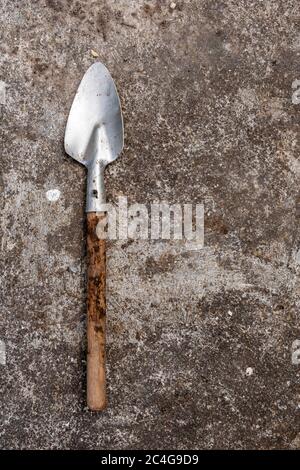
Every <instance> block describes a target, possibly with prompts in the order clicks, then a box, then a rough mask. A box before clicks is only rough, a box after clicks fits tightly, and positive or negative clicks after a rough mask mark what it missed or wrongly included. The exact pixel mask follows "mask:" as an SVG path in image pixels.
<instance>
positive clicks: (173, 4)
mask: <svg viewBox="0 0 300 470" xmlns="http://www.w3.org/2000/svg"><path fill="white" fill-rule="evenodd" d="M170 8H172V10H175V8H176V3H175V2H171V3H170Z"/></svg>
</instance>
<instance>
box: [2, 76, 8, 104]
mask: <svg viewBox="0 0 300 470" xmlns="http://www.w3.org/2000/svg"><path fill="white" fill-rule="evenodd" d="M6 87H7V84H6V83H5V82H2V80H0V104H5V100H6Z"/></svg>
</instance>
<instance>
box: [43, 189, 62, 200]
mask: <svg viewBox="0 0 300 470" xmlns="http://www.w3.org/2000/svg"><path fill="white" fill-rule="evenodd" d="M46 197H47V199H48V201H50V202H56V201H58V200H59V198H60V190H59V189H49V191H47V192H46Z"/></svg>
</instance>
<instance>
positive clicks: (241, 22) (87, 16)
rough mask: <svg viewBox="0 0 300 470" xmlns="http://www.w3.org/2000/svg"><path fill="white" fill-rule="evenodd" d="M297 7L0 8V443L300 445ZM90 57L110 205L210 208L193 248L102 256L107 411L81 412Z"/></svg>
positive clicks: (188, 2)
mask: <svg viewBox="0 0 300 470" xmlns="http://www.w3.org/2000/svg"><path fill="white" fill-rule="evenodd" d="M171 3H174V4H175V7H174V5H170V4H171ZM298 5H299V2H297V1H296V0H295V1H293V0H288V1H284V2H283V1H279V0H277V1H275V0H265V1H258V0H257V1H247V0H228V1H214V0H184V1H183V0H178V1H177V0H174V2H170V1H166V0H157V1H156V0H147V1H146V0H130V1H129V0H120V1H105V0H98V1H89V0H86V1H83V0H77V1H75V0H74V1H73V0H65V1H63V0H46V1H45V0H38V1H37V0H35V1H34V0H31V1H29V0H28V1H26V0H21V1H18V2H13V1H7V0H2V2H1V21H2V27H1V32H0V34H1V41H0V54H1V55H0V62H1V69H0V80H1V103H2V104H1V105H0V113H1V173H2V177H1V229H2V244H1V247H2V253H1V317H0V339H1V341H2V343H1V348H2V353H1V363H2V364H1V365H0V381H1V401H0V403H1V404H0V407H1V420H0V447H1V448H5V449H23V448H28V449H39V448H42V449H68V448H71V449H133V448H136V449H138V448H140V449H167V448H173V449H193V448H194V449H200V448H206V449H210V448H237V449H242V448H243V449H245V448H257V449H270V448H297V447H300V430H299V424H300V421H299V414H300V383H299V373H300V366H299V365H295V364H292V359H291V347H292V343H293V341H294V340H296V339H300V325H299V275H298V273H299V262H300V252H299V251H298V249H299V232H298V228H299V213H300V212H299V203H300V199H299V174H300V165H299V160H298V155H299V149H300V143H299V125H300V107H299V105H298V106H297V104H293V103H292V93H293V89H292V83H293V82H294V80H296V79H300V56H299V54H300V11H299V6H298ZM172 7H173V8H172ZM91 50H94V51H95V52H96V53H97V54H98V56H99V60H101V61H103V62H104V63H105V64H106V65H107V66H108V67H109V69H110V71H111V73H112V75H113V77H114V79H115V80H116V83H117V86H118V90H119V93H120V96H121V100H122V105H123V108H124V119H125V129H126V145H125V150H124V153H123V155H122V157H121V158H120V159H119V160H118V161H117V162H115V163H114V164H113V165H112V166H111V167H110V168H109V169H108V171H107V173H106V182H107V189H108V197H109V199H110V200H111V201H116V200H117V197H118V196H119V195H126V196H127V197H128V199H129V202H130V203H132V202H141V203H144V202H151V201H154V200H166V201H169V202H170V203H174V202H177V203H185V202H193V203H204V205H205V247H204V249H202V250H199V251H190V250H187V249H186V245H185V244H184V243H183V242H174V241H173V242H168V241H156V242H155V241H134V242H129V243H126V242H119V241H118V242H111V243H110V245H109V252H108V268H107V269H108V312H107V313H108V330H109V336H108V379H109V403H110V404H109V408H108V410H107V411H105V412H104V413H101V414H92V413H90V412H88V411H87V410H86V408H85V347H86V346H85V276H86V263H85V216H84V192H85V171H84V169H83V168H82V167H81V166H80V165H78V164H76V162H73V161H71V159H70V158H68V157H67V156H66V155H65V153H64V150H63V136H64V130H65V123H66V119H67V116H68V111H69V108H70V105H71V102H72V100H73V96H74V93H75V91H76V88H77V86H78V83H79V81H80V79H81V77H82V75H83V73H84V72H85V70H86V69H87V68H88V66H89V65H90V64H92V63H93V61H95V60H97V59H96V58H94V57H93V54H92V52H91ZM94 55H95V53H94ZM53 189H58V190H59V191H60V192H61V196H60V198H59V199H58V200H57V201H56V202H54V201H52V202H51V201H49V200H48V199H47V197H46V193H47V191H49V190H53ZM297 204H298V206H297ZM297 207H298V212H297ZM4 344H5V347H6V364H4V362H5V357H4V353H3V347H4Z"/></svg>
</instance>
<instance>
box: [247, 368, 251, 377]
mask: <svg viewBox="0 0 300 470" xmlns="http://www.w3.org/2000/svg"><path fill="white" fill-rule="evenodd" d="M252 374H253V368H252V367H247V369H246V375H247V376H248V377H250V375H252Z"/></svg>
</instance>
